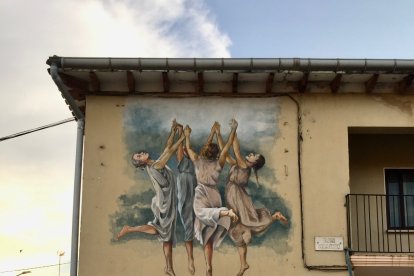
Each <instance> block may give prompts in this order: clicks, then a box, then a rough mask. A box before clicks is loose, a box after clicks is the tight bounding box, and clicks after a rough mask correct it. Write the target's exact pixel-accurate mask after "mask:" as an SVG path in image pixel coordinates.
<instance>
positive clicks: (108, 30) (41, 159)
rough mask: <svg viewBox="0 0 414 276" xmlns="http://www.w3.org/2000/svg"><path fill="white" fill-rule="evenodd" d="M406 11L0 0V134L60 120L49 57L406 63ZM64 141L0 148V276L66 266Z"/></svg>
mask: <svg viewBox="0 0 414 276" xmlns="http://www.w3.org/2000/svg"><path fill="white" fill-rule="evenodd" d="M413 10H414V1H412V0H400V1H395V2H393V3H392V5H391V4H390V2H389V1H386V0H365V1H357V0H352V1H350V0H347V1H334V0H315V1H308V0H302V1H299V0H292V1H278V0H260V1H241V0H239V1H237V0H210V1H203V0H134V1H132V0H118V1H117V0H59V1H35V0H1V1H0V49H1V51H0V60H1V62H2V66H1V67H0V93H1V96H2V97H1V100H0V110H1V114H2V116H0V126H1V127H0V137H3V136H6V135H9V134H12V133H15V132H18V131H22V130H26V129H30V128H34V127H38V126H41V125H44V124H48V123H51V122H56V121H60V120H62V119H65V118H69V117H71V114H70V112H69V110H68V108H67V106H66V105H65V102H64V100H63V99H62V98H61V96H60V93H59V92H58V90H57V88H56V86H55V85H54V83H53V82H52V79H51V78H50V76H49V75H48V74H47V71H46V69H47V65H46V64H45V61H46V60H47V58H48V56H51V55H54V54H56V55H61V56H103V57H108V56H112V57H314V58H317V57H319V58H337V57H338V58H351V57H356V58H414V56H413V53H414V36H413V35H412V34H413V33H414V32H413V29H414V16H412V12H413ZM75 136H76V123H73V122H72V123H68V124H65V125H61V126H58V127H54V128H52V129H49V130H44V131H41V132H38V133H35V134H30V135H27V136H24V137H20V138H16V139H13V140H8V141H4V142H0V183H1V193H0V224H1V227H0V245H1V246H0V275H16V273H15V272H10V273H1V272H3V271H7V270H15V269H19V268H25V267H34V266H42V265H48V264H55V263H57V262H58V256H57V254H56V251H57V250H64V251H66V254H65V256H64V257H63V258H62V262H63V263H65V262H69V256H70V236H71V233H70V231H71V210H72V189H73V172H74V151H75V139H76V137H75ZM20 250H22V251H21V252H20ZM62 269H63V272H64V273H62V275H69V273H68V271H69V270H68V265H65V266H63V267H62ZM31 271H32V274H31V275H33V276H35V275H43V276H47V275H56V271H57V268H56V267H52V268H48V269H46V268H45V269H36V270H34V269H33V270H31Z"/></svg>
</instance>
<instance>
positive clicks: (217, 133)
mask: <svg viewBox="0 0 414 276" xmlns="http://www.w3.org/2000/svg"><path fill="white" fill-rule="evenodd" d="M214 125H215V130H216V135H217V141H218V145H219V148H220V151H223V147H224V142H223V137H222V136H221V131H220V124H219V123H218V122H215V124H214ZM226 162H227V163H229V164H230V166H233V165H235V164H236V160H234V159H233V158H232V157H231V156H230V154H229V153H228V152H227V154H226Z"/></svg>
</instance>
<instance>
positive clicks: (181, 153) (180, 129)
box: [176, 124, 184, 162]
mask: <svg viewBox="0 0 414 276" xmlns="http://www.w3.org/2000/svg"><path fill="white" fill-rule="evenodd" d="M177 131H178V137H181V135H182V134H183V131H184V130H183V125H181V124H177ZM176 153H177V161H178V162H180V161H181V160H183V158H184V141H183V142H182V143H181V145H180V146H179V147H178V149H177V151H176Z"/></svg>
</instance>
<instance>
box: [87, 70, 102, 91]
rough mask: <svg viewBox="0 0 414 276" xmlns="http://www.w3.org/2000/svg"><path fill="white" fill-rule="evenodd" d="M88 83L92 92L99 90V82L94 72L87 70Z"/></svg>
mask: <svg viewBox="0 0 414 276" xmlns="http://www.w3.org/2000/svg"><path fill="white" fill-rule="evenodd" d="M89 83H90V85H91V88H92V91H93V92H98V91H101V83H100V81H99V78H98V76H97V75H96V73H95V72H93V71H91V72H89Z"/></svg>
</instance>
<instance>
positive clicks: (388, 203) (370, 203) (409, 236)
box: [346, 194, 414, 253]
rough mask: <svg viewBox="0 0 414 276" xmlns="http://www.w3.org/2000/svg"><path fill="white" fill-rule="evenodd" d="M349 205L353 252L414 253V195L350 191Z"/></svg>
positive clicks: (347, 203)
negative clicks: (354, 192) (353, 192)
mask: <svg viewBox="0 0 414 276" xmlns="http://www.w3.org/2000/svg"><path fill="white" fill-rule="evenodd" d="M346 206H347V221H348V223H347V226H348V229H347V232H348V248H349V249H350V250H351V251H353V252H368V253H414V195H373V194H349V195H347V196H346Z"/></svg>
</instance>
